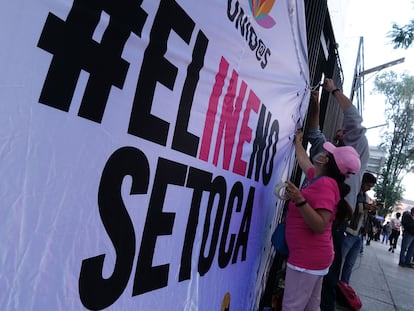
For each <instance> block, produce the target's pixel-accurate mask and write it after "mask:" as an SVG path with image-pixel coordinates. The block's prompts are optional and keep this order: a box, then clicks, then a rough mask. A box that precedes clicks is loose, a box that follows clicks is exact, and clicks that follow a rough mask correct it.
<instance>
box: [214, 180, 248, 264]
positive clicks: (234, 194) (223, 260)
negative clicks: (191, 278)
mask: <svg viewBox="0 0 414 311" xmlns="http://www.w3.org/2000/svg"><path fill="white" fill-rule="evenodd" d="M236 200H237V202H236V212H240V211H241V207H242V202H243V184H242V183H241V182H236V183H235V184H234V186H233V188H232V189H231V191H230V196H229V200H228V203H227V211H226V217H225V219H224V225H223V232H222V234H221V241H220V246H219V255H218V263H219V266H220V268H225V267H226V266H227V265H228V264H229V262H230V259H231V255H232V254H233V249H234V243H235V240H236V235H235V234H231V235H230V241H229V245H228V247H227V250H226V243H227V237H228V234H229V228H230V221H231V216H232V213H233V205H234V204H235V201H236Z"/></svg>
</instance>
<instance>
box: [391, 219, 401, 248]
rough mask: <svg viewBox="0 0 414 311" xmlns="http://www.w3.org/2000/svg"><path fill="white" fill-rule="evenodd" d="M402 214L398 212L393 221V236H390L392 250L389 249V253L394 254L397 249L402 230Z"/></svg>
mask: <svg viewBox="0 0 414 311" xmlns="http://www.w3.org/2000/svg"><path fill="white" fill-rule="evenodd" d="M400 217H401V213H400V212H398V213H397V214H395V218H392V219H391V235H390V248H389V249H388V251H389V252H393V253H394V250H395V249H396V248H397V241H398V237H399V236H400V230H401V221H400Z"/></svg>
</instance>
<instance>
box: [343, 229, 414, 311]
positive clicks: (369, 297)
mask: <svg viewBox="0 0 414 311" xmlns="http://www.w3.org/2000/svg"><path fill="white" fill-rule="evenodd" d="M401 239H402V237H401V236H400V238H399V245H398V247H397V249H396V252H395V253H391V252H389V251H388V245H385V244H381V242H376V241H371V245H369V246H366V245H365V241H364V253H363V255H362V256H360V257H359V258H358V259H357V262H356V264H355V267H354V270H353V273H352V276H351V280H350V285H351V286H352V287H353V288H354V289H355V291H356V292H357V294H358V296H359V297H360V299H361V301H362V310H363V311H388V310H389V311H394V310H395V311H414V268H405V267H404V268H403V267H400V266H399V265H398V261H399V256H400V243H401ZM338 310H343V309H340V308H338Z"/></svg>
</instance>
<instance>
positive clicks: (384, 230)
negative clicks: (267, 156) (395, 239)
mask: <svg viewBox="0 0 414 311" xmlns="http://www.w3.org/2000/svg"><path fill="white" fill-rule="evenodd" d="M390 233H391V225H390V222H389V221H387V222H386V223H385V225H384V226H383V227H382V243H383V244H384V242H385V245H387V244H388V239H389V238H390Z"/></svg>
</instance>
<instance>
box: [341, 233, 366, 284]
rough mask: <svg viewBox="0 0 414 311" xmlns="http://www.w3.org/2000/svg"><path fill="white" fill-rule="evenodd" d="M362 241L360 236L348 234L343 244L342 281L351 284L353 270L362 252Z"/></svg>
mask: <svg viewBox="0 0 414 311" xmlns="http://www.w3.org/2000/svg"><path fill="white" fill-rule="evenodd" d="M361 244H362V239H361V237H360V235H357V236H354V235H351V234H347V235H346V236H345V238H344V241H343V242H342V262H343V266H342V275H341V280H342V281H344V282H345V283H347V284H349V279H350V278H351V274H352V269H353V267H354V265H355V262H356V260H357V258H358V255H359V253H360V250H361Z"/></svg>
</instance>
